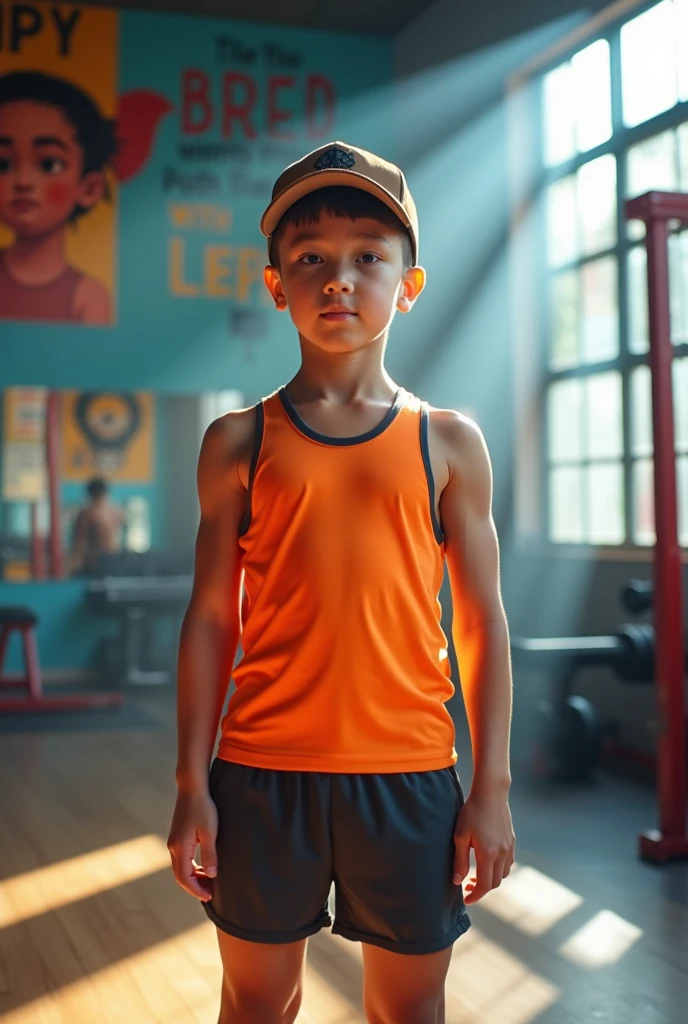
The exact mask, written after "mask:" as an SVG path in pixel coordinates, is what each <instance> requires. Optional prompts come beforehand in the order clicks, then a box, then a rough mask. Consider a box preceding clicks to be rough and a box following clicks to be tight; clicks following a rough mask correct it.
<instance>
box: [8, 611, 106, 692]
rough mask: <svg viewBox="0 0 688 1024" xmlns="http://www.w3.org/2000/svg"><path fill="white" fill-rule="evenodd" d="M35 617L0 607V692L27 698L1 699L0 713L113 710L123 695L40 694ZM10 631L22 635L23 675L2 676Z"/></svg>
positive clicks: (39, 667)
mask: <svg viewBox="0 0 688 1024" xmlns="http://www.w3.org/2000/svg"><path fill="white" fill-rule="evenodd" d="M37 622H38V616H37V615H36V613H35V612H32V611H31V609H30V608H26V607H23V606H19V605H0V689H3V688H4V689H10V688H11V689H25V690H26V693H27V695H26V696H15V697H0V712H1V711H39V710H40V711H73V710H78V709H81V708H93V707H116V706H118V705H120V704H121V703H122V701H123V700H124V694H123V693H122V692H120V691H118V690H115V691H109V692H108V691H104V690H101V691H97V690H96V691H91V692H88V693H63V694H55V696H50V697H47V696H46V695H45V694H44V693H43V683H42V680H41V666H40V662H39V659H38V645H37V643H36V630H35V626H36V624H37ZM13 631H17V632H19V633H21V643H22V649H23V653H24V675H8V674H7V673H5V672H3V665H4V661H5V654H6V651H7V645H8V643H9V639H10V636H11V634H12V632H13Z"/></svg>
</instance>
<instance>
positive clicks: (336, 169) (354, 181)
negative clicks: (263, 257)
mask: <svg viewBox="0 0 688 1024" xmlns="http://www.w3.org/2000/svg"><path fill="white" fill-rule="evenodd" d="M329 185H348V186H349V187H350V188H360V189H362V190H363V191H364V192H370V194H371V195H373V196H376V197H377V198H378V199H380V200H381V201H382V202H383V203H384V204H385V206H388V207H389V209H390V210H392V212H393V213H395V214H396V215H397V217H398V218H399V220H400V221H401V223H402V224H403V225H404V227H405V228H406V229H407V230H408V233H409V235H410V236H411V250H412V258H413V265H414V266H415V265H416V264H417V263H418V214H417V213H416V204H415V203H414V201H413V197H412V196H411V193H410V192H409V190H408V185H407V184H406V179H405V178H404V174H403V171H402V170H401V169H400V168H399V167H397V166H396V164H392V163H390V162H389V161H388V160H383V159H382V157H379V156H376V155H375V154H374V153H369V152H368V151H367V150H365V149H359V148H358V146H349V145H347V143H346V142H327V143H326V144H325V145H324V146H320V148H319V149H314V150H313V151H312V152H311V153H306V155H305V156H303V157H301V159H300V160H297V161H296V162H295V163H293V164H289V166H288V167H285V169H284V170H283V171H282V173H281V174H280V176H279V178H278V179H277V181H276V182H275V184H274V186H273V189H272V199H271V201H270V205H269V206H268V208H267V209H266V211H265V213H264V214H263V216H262V217H261V221H260V230H261V231H262V233H263V234H264V235H265V236H266V237H267V238H270V237H271V236H272V234H273V233H274V231H275V228H276V227H277V225H278V224H279V221H280V219H281V217H282V216H283V214H285V213H286V211H287V210H288V209H289V207H290V206H293V205H294V203H295V202H296V201H297V200H298V199H301V198H302V197H303V196H305V195H308V193H309V192H315V191H316V189H319V188H325V187H327V186H329Z"/></svg>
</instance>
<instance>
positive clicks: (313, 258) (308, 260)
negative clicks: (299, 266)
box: [299, 252, 322, 267]
mask: <svg viewBox="0 0 688 1024" xmlns="http://www.w3.org/2000/svg"><path fill="white" fill-rule="evenodd" d="M318 262H320V263H322V258H321V257H320V256H318V254H317V253H315V252H307V253H306V254H305V256H302V257H301V258H300V259H299V263H305V264H306V266H307V267H315V266H317V264H318Z"/></svg>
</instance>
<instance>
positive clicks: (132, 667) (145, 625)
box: [84, 551, 193, 686]
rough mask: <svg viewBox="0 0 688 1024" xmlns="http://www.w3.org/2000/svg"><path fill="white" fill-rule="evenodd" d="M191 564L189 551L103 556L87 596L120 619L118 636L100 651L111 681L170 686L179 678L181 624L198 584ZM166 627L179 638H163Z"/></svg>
mask: <svg viewBox="0 0 688 1024" xmlns="http://www.w3.org/2000/svg"><path fill="white" fill-rule="evenodd" d="M190 563H192V558H189V556H185V555H183V556H178V555H170V554H168V553H166V552H155V551H147V552H122V553H119V554H115V555H105V556H103V557H102V558H101V559H100V561H99V571H100V578H98V579H94V580H91V581H90V582H89V583H87V585H86V589H85V595H84V597H85V601H86V604H87V606H88V607H89V609H90V610H91V611H92V612H94V613H95V614H97V615H101V616H103V615H107V616H111V617H114V618H115V619H116V621H117V626H118V632H117V635H116V636H110V637H104V638H103V639H102V640H101V642H100V645H99V649H98V653H97V664H98V668H99V670H100V674H101V676H102V677H103V678H104V679H106V680H109V682H110V683H111V684H114V685H117V684H119V685H128V686H138V685H164V684H167V683H171V682H173V680H174V679H175V673H176V655H177V646H178V645H177V639H178V628H177V627H178V626H179V625H180V620H181V617H182V615H183V613H184V611H185V609H186V607H187V605H188V603H189V598H190V596H191V589H192V586H193V572H192V571H191V564H190ZM162 620H166V621H165V622H163V621H162ZM163 626H167V627H168V628H170V627H171V628H172V630H173V632H174V639H173V641H170V642H167V643H165V642H164V641H161V640H160V636H159V633H160V629H161V628H162V627H163Z"/></svg>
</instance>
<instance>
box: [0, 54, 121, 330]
mask: <svg viewBox="0 0 688 1024" xmlns="http://www.w3.org/2000/svg"><path fill="white" fill-rule="evenodd" d="M116 150H117V143H116V139H115V126H114V121H111V120H108V119H106V118H104V117H103V116H102V114H101V113H100V111H99V110H98V108H97V107H96V105H95V103H94V102H93V100H92V99H91V98H90V97H89V96H87V95H86V93H84V92H82V90H81V89H79V88H77V86H75V85H72V83H71V82H67V81H65V80H64V79H61V78H56V77H54V76H52V75H44V74H40V73H38V72H34V71H17V72H12V73H11V74H7V75H0V223H1V224H4V225H5V226H6V227H8V228H10V229H11V231H12V233H13V236H14V241H13V243H12V244H11V245H10V246H9V247H8V248H6V249H3V250H0V319H9V320H16V319H30V320H48V321H71V322H78V323H84V324H109V323H110V322H111V319H112V316H111V310H110V305H111V304H110V296H109V294H108V292H107V290H106V288H105V287H104V286H103V285H102V284H101V282H100V281H97V280H96V279H95V278H93V277H89V276H88V275H87V274H84V273H83V272H82V271H81V270H78V269H77V268H76V267H73V266H71V265H70V264H69V263H68V261H67V257H66V253H65V244H66V235H67V228H68V226H69V225H70V224H75V223H76V222H77V221H78V220H79V218H80V217H83V216H84V215H85V214H87V213H88V211H89V210H92V209H93V208H94V207H95V206H96V204H97V203H98V202H100V200H102V199H104V198H107V197H108V194H109V193H108V186H107V181H106V177H105V171H106V168H107V166H108V165H109V163H110V162H111V160H112V158H113V157H114V155H115V153H116Z"/></svg>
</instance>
